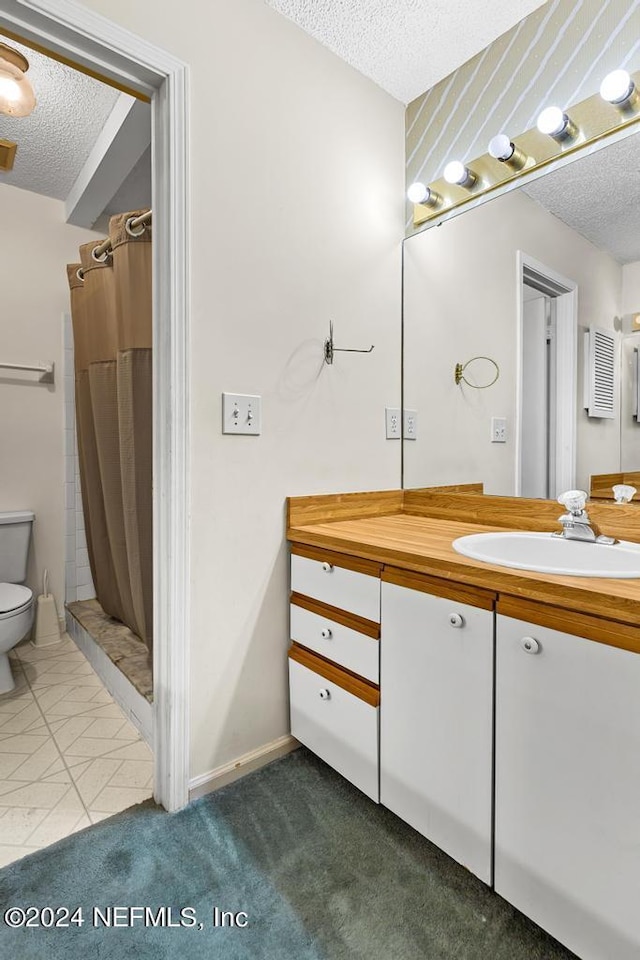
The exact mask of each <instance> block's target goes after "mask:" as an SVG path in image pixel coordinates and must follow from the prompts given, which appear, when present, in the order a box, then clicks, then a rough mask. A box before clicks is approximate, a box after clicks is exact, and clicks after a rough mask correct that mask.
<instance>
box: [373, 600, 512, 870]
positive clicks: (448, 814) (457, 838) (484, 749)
mask: <svg viewBox="0 0 640 960" xmlns="http://www.w3.org/2000/svg"><path fill="white" fill-rule="evenodd" d="M451 615H454V618H457V617H460V618H461V620H460V621H458V620H457V619H456V620H455V622H454V623H453V624H452V623H451V622H450V617H451ZM493 619H494V615H493V613H492V612H491V611H489V610H480V609H478V608H476V607H472V606H468V605H466V604H463V603H458V602H456V601H453V600H445V599H442V598H440V597H435V596H432V595H431V594H428V593H421V592H419V591H417V590H410V589H407V588H406V587H400V586H397V585H395V584H391V583H383V584H382V639H381V666H380V689H381V700H380V802H381V803H383V804H384V805H385V806H387V807H389V809H391V810H393V811H394V813H396V814H397V815H398V816H399V817H401V818H402V819H403V820H406V821H407V823H409V824H411V826H413V827H415V829H416V830H419V831H420V833H422V834H423V835H424V836H425V837H428V839H429V840H432V841H433V842H434V843H435V844H437V846H439V847H440V848H441V849H442V850H444V851H446V853H448V854H449V855H450V856H452V857H453V858H454V859H455V860H457V861H458V862H459V863H462V864H463V865H464V866H465V867H467V868H468V869H469V870H471V871H472V872H473V873H475V874H476V875H477V876H478V877H480V879H481V880H484V882H485V883H491V826H492V824H491V815H492V802H491V799H492V743H493Z"/></svg>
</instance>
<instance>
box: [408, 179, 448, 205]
mask: <svg viewBox="0 0 640 960" xmlns="http://www.w3.org/2000/svg"><path fill="white" fill-rule="evenodd" d="M407 199H408V200H409V202H410V203H424V204H425V205H426V206H428V207H437V206H438V204H440V203H441V202H442V197H441V196H440V194H439V193H436V192H435V190H432V189H431V187H427V186H426V185H425V184H424V183H420V181H419V180H416V182H415V183H412V184H411V186H410V187H409V189H408V190H407Z"/></svg>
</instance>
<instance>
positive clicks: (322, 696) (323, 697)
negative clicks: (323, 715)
mask: <svg viewBox="0 0 640 960" xmlns="http://www.w3.org/2000/svg"><path fill="white" fill-rule="evenodd" d="M320 699H321V700H330V699H331V692H330V691H329V690H321V691H320Z"/></svg>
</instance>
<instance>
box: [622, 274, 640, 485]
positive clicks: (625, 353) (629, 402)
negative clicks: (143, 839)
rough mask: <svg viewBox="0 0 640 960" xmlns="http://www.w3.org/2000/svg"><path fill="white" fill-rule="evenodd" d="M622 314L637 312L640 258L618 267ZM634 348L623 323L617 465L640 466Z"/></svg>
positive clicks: (638, 341)
mask: <svg viewBox="0 0 640 960" xmlns="http://www.w3.org/2000/svg"><path fill="white" fill-rule="evenodd" d="M621 312H622V315H623V316H626V315H628V314H632V313H640V260H638V261H636V262H635V263H628V264H625V266H624V267H623V268H622V309H621ZM634 350H640V333H629V332H628V325H627V323H625V325H624V326H623V337H622V356H621V363H620V368H621V401H620V409H621V420H620V469H621V470H640V418H639V419H634V417H633V389H634V383H635V381H634V374H633V366H632V364H633V363H634V361H635V358H634Z"/></svg>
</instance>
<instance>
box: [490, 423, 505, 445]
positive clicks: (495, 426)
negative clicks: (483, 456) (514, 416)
mask: <svg viewBox="0 0 640 960" xmlns="http://www.w3.org/2000/svg"><path fill="white" fill-rule="evenodd" d="M506 442H507V420H506V417H491V443H506Z"/></svg>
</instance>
